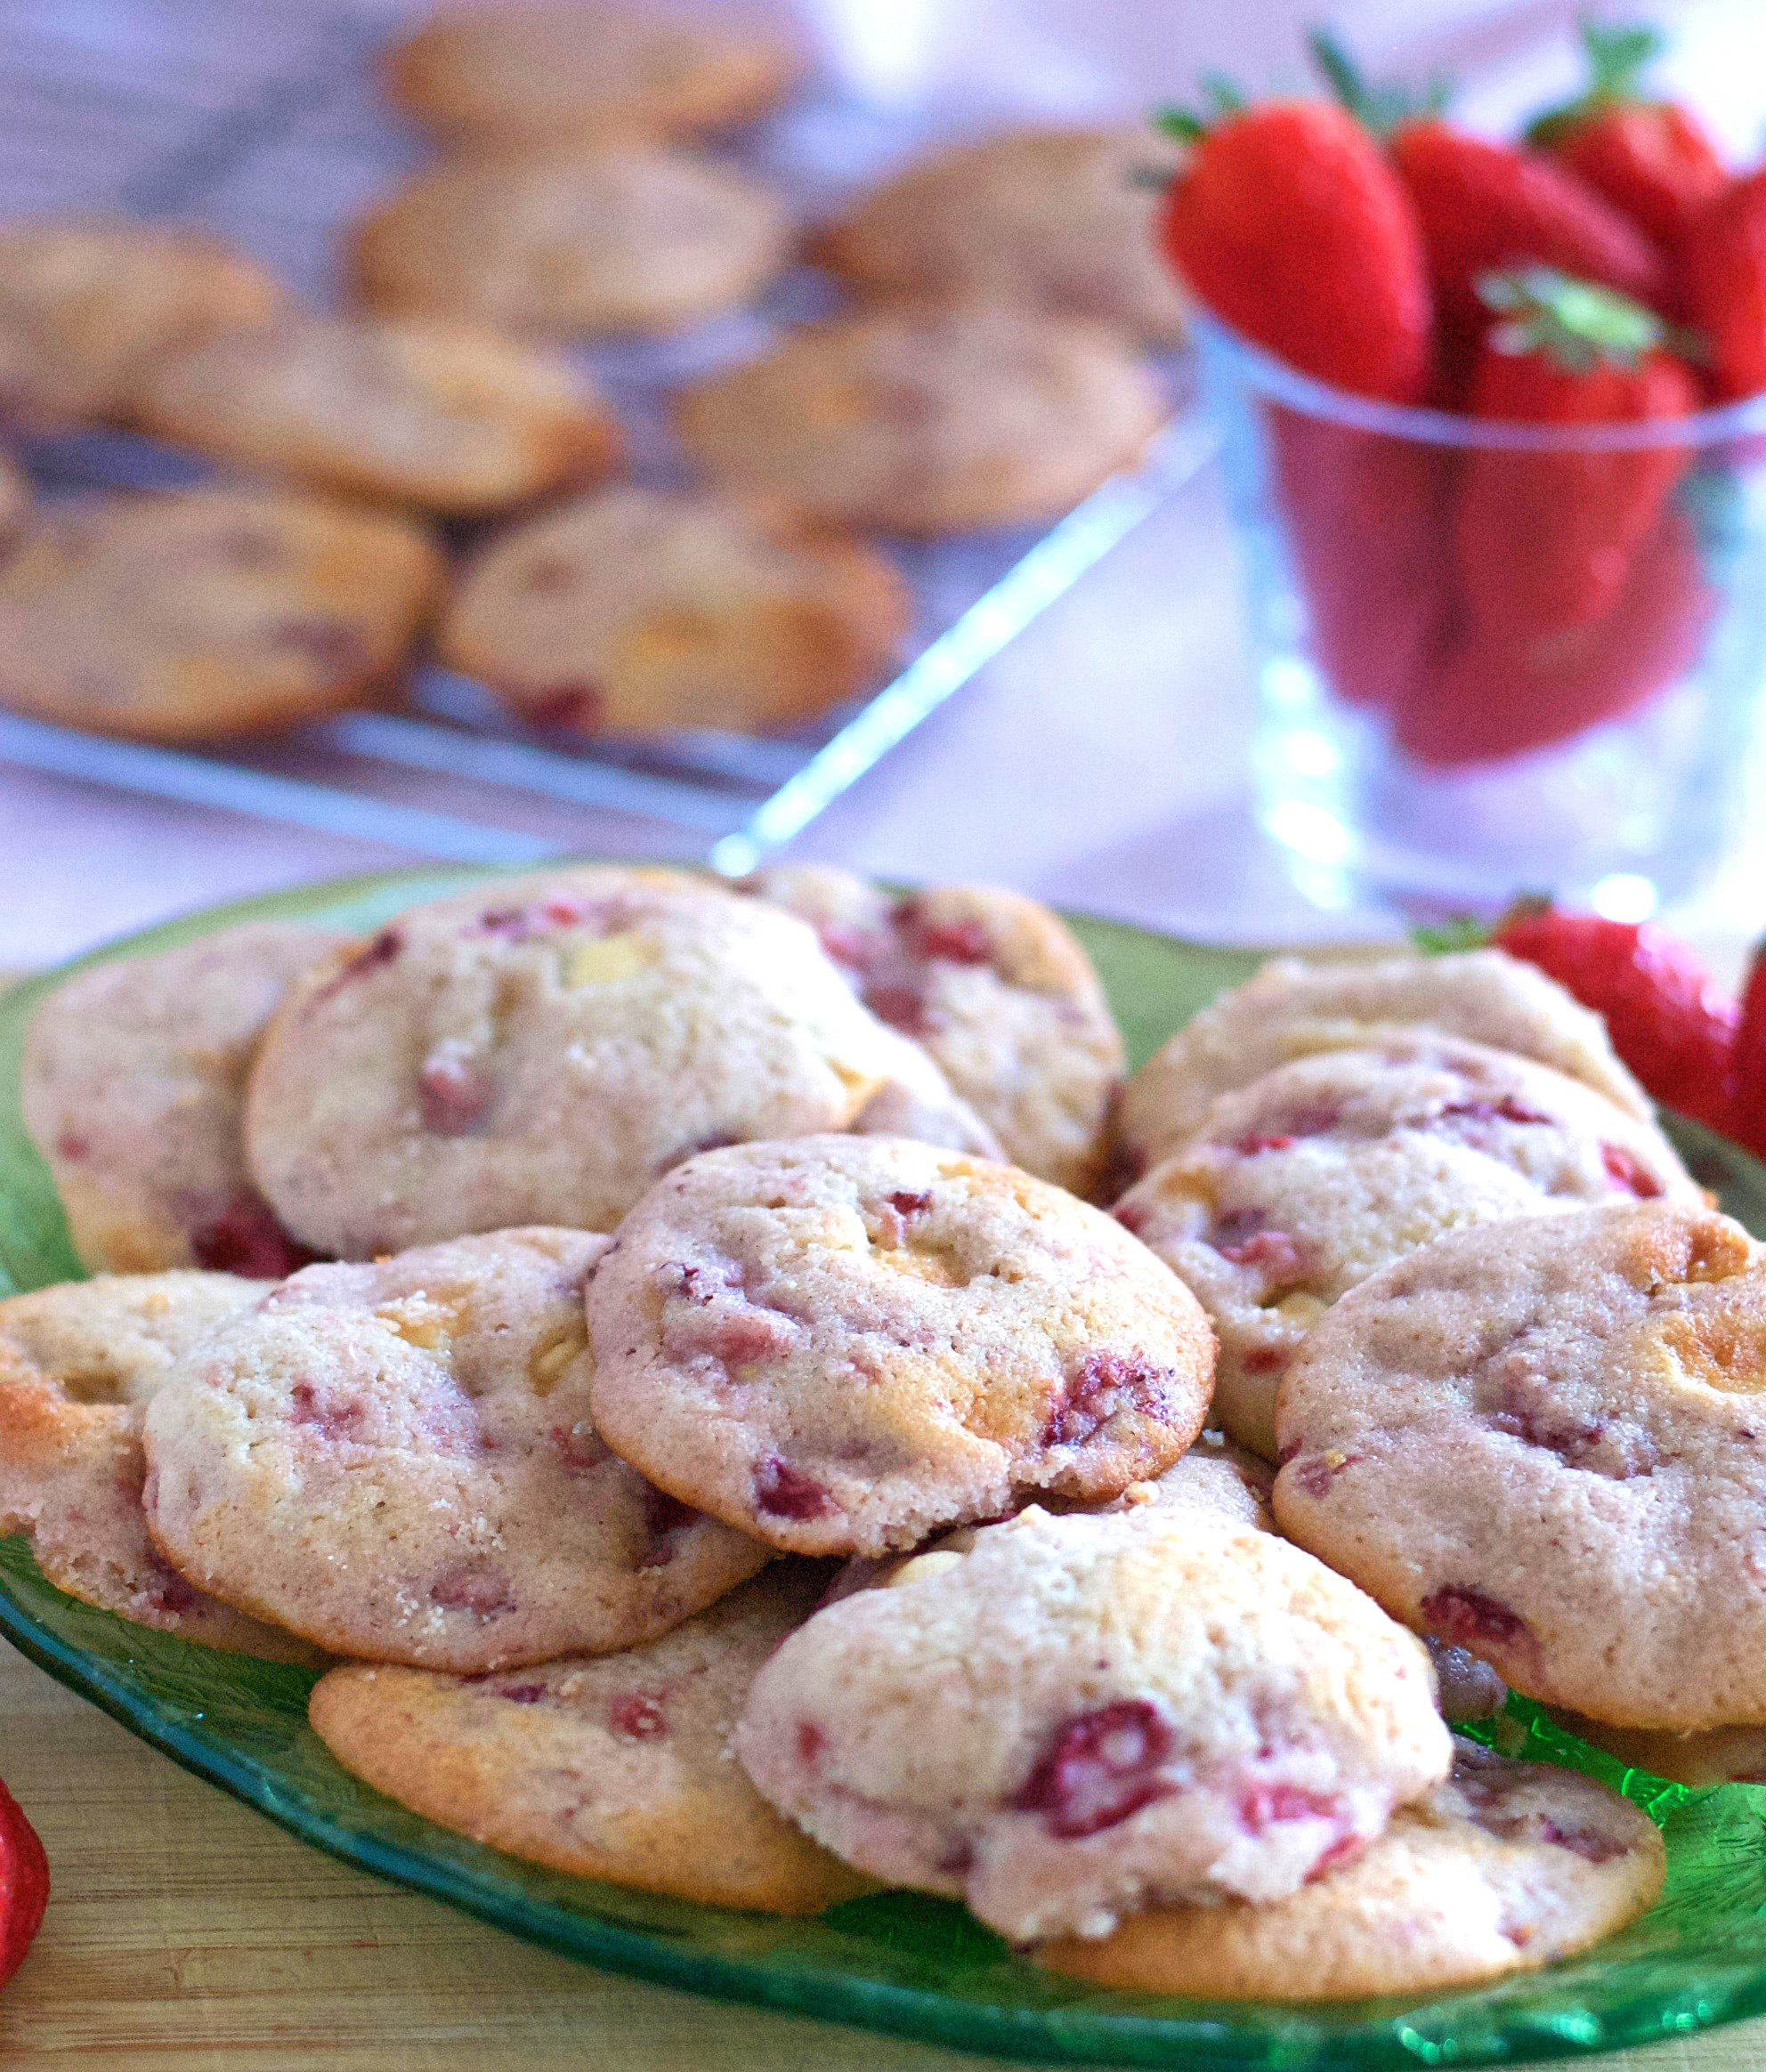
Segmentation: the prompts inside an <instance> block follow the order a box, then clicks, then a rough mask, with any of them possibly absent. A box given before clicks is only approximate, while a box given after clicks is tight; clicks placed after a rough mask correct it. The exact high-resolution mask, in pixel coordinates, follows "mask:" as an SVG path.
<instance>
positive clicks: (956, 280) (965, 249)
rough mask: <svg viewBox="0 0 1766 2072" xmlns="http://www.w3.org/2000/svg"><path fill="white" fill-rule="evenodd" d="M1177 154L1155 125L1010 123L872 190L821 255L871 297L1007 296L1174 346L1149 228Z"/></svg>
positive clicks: (1176, 303)
mask: <svg viewBox="0 0 1766 2072" xmlns="http://www.w3.org/2000/svg"><path fill="white" fill-rule="evenodd" d="M1178 156H1179V154H1178V152H1177V150H1175V148H1174V147H1173V145H1172V143H1171V140H1170V139H1169V138H1167V137H1161V136H1156V135H1154V134H1153V133H1152V132H1150V131H1145V130H1142V131H1136V130H1081V129H1026V130H1009V131H1007V132H1006V133H1005V134H1003V135H1000V136H994V137H987V138H984V140H983V141H982V142H980V143H976V144H965V145H962V146H960V148H958V149H957V150H947V151H941V152H938V153H937V154H936V155H935V156H934V157H932V158H925V159H922V160H920V161H919V163H917V164H915V165H911V166H908V167H907V168H906V169H905V171H903V172H901V173H898V174H895V176H894V178H892V179H889V180H886V181H884V182H882V183H881V185H879V186H877V187H873V188H871V190H869V192H867V193H865V194H863V195H861V196H860V197H859V198H858V200H857V201H856V202H855V204H854V206H852V207H851V208H850V209H848V210H847V213H846V214H844V215H842V216H841V217H840V218H839V219H838V221H836V222H835V223H830V224H829V225H828V226H827V227H826V228H825V229H824V230H823V231H822V233H821V235H820V237H819V238H818V239H817V240H816V242H815V246H814V256H815V258H816V260H817V262H818V263H820V264H822V265H823V266H825V267H827V268H828V269H829V270H830V271H831V272H834V273H837V274H838V275H839V277H840V278H841V279H842V280H844V281H845V282H847V285H848V286H849V287H853V288H855V289H856V290H857V291H858V292H859V294H861V295H864V296H866V297H868V298H870V299H873V300H875V299H880V298H888V299H891V300H895V299H899V298H903V297H923V298H926V299H928V300H933V301H944V300H949V301H953V302H963V301H987V300H997V301H1003V302H1009V303H1015V304H1019V305H1021V306H1027V307H1029V308H1032V309H1041V310H1053V311H1056V312H1059V313H1060V314H1063V315H1065V316H1074V317H1089V318H1092V319H1095V320H1099V321H1101V322H1105V323H1110V324H1118V325H1120V326H1122V328H1123V329H1124V330H1126V331H1128V332H1129V333H1130V334H1131V335H1132V336H1136V337H1138V338H1143V339H1145V340H1146V341H1147V342H1148V343H1149V344H1158V345H1170V344H1175V343H1176V342H1177V340H1178V339H1179V337H1180V336H1182V333H1183V313H1182V312H1183V303H1182V297H1181V295H1179V290H1178V286H1177V283H1176V282H1175V281H1174V280H1173V279H1171V272H1170V271H1169V269H1168V268H1167V267H1165V266H1164V265H1163V264H1162V263H1161V260H1160V257H1159V254H1158V251H1157V248H1156V247H1155V245H1154V238H1153V225H1154V216H1155V215H1156V214H1157V212H1158V207H1159V196H1158V190H1159V186H1160V182H1161V176H1162V175H1167V176H1168V175H1169V174H1170V173H1171V169H1172V167H1173V166H1174V164H1175V163H1176V160H1177V158H1178Z"/></svg>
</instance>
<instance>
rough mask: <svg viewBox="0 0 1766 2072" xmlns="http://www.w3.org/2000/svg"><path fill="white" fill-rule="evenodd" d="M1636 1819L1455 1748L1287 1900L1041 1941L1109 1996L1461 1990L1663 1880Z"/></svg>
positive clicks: (1631, 1913)
mask: <svg viewBox="0 0 1766 2072" xmlns="http://www.w3.org/2000/svg"><path fill="white" fill-rule="evenodd" d="M1666 1863H1667V1858H1666V1852H1665V1849H1664V1848H1663V1845H1662V1838H1661V1836H1660V1834H1659V1833H1657V1829H1656V1827H1655V1825H1654V1824H1653V1822H1652V1821H1651V1820H1650V1818H1649V1815H1648V1814H1646V1813H1644V1812H1643V1811H1641V1810H1640V1809H1639V1808H1637V1807H1635V1806H1632V1805H1631V1804H1630V1803H1629V1802H1628V1801H1625V1800H1624V1799H1622V1798H1620V1796H1619V1795H1618V1793H1616V1792H1614V1791H1610V1790H1608V1787H1607V1786H1606V1785H1603V1784H1600V1783H1599V1782H1598V1781H1597V1780H1596V1779H1595V1778H1593V1777H1584V1776H1582V1775H1581V1774H1580V1773H1578V1772H1577V1771H1576V1770H1572V1769H1564V1768H1558V1767H1556V1766H1553V1767H1551V1768H1547V1767H1546V1766H1545V1765H1543V1764H1541V1763H1519V1762H1510V1761H1508V1760H1506V1759H1504V1758H1503V1757H1502V1756H1500V1755H1495V1754H1493V1753H1492V1752H1490V1751H1489V1750H1488V1749H1486V1748H1480V1747H1478V1745H1477V1744H1476V1743H1473V1742H1470V1741H1458V1742H1456V1743H1455V1744H1454V1770H1453V1775H1452V1776H1451V1777H1448V1778H1447V1779H1446V1782H1444V1783H1442V1784H1438V1785H1435V1786H1434V1788H1433V1789H1432V1790H1431V1791H1430V1792H1429V1793H1427V1795H1426V1796H1425V1797H1423V1798H1422V1799H1420V1800H1418V1801H1416V1802H1415V1804H1414V1805H1411V1806H1401V1807H1400V1808H1399V1809H1397V1812H1396V1813H1394V1814H1393V1816H1392V1819H1391V1824H1390V1825H1389V1826H1388V1827H1387V1829H1386V1831H1385V1833H1383V1834H1381V1836H1380V1837H1379V1839H1378V1840H1377V1841H1373V1842H1372V1843H1370V1844H1369V1846H1368V1847H1367V1849H1365V1851H1364V1852H1362V1853H1361V1854H1360V1855H1359V1856H1357V1858H1354V1859H1352V1860H1350V1861H1349V1862H1346V1863H1344V1864H1341V1865H1339V1866H1335V1867H1334V1868H1333V1869H1332V1870H1331V1871H1330V1872H1329V1873H1327V1874H1325V1875H1324V1876H1323V1877H1320V1878H1316V1879H1315V1880H1313V1881H1312V1882H1310V1883H1308V1884H1307V1885H1304V1886H1302V1887H1301V1888H1300V1890H1299V1891H1298V1892H1295V1893H1293V1894H1292V1895H1291V1896H1290V1897H1289V1898H1284V1899H1277V1900H1275V1901H1273V1902H1271V1903H1268V1904H1266V1905H1263V1906H1243V1905H1233V1904H1230V1903H1229V1904H1227V1905H1226V1906H1183V1907H1160V1908H1156V1909H1154V1910H1151V1911H1149V1912H1146V1913H1144V1914H1137V1915H1135V1916H1134V1918H1133V1919H1132V1920H1130V1921H1126V1922H1123V1923H1122V1926H1121V1927H1120V1928H1119V1929H1117V1930H1116V1931H1115V1932H1114V1934H1112V1935H1109V1936H1106V1937H1105V1938H1102V1939H1101V1940H1095V1939H1094V1940H1087V1939H1084V1938H1079V1937H1067V1938H1065V1939H1063V1940H1062V1941H1060V1942H1058V1943H1056V1944H1053V1945H1051V1946H1050V1947H1048V1948H1046V1949H1043V1950H1040V1951H1039V1952H1038V1953H1037V1958H1038V1962H1039V1963H1044V1964H1046V1965H1048V1967H1049V1970H1050V1971H1060V1972H1064V1973H1066V1974H1067V1975H1068V1976H1070V1977H1073V1978H1077V1979H1089V1980H1090V1981H1091V1982H1092V1983H1094V1984H1096V1985H1098V1986H1103V1987H1110V1988H1113V1989H1114V1990H1117V1991H1122V1992H1140V1993H1170V1994H1181V1995H1193V1996H1195V1997H1198V1998H1205V1999H1227V2000H1240V1999H1246V2000H1263V2001H1288V2002H1307V2001H1337V2000H1358V1999H1361V1998H1362V1997H1364V1996H1365V1995H1370V1994H1399V1993H1403V1994H1409V1995H1418V1994H1422V1993H1428V1992H1434V1991H1438V1990H1439V1989H1441V1988H1443V1987H1455V1986H1470V1985H1475V1984H1477V1983H1478V1981H1480V1980H1483V1979H1497V1978H1501V1977H1503V1976H1504V1975H1505V1974H1508V1973H1511V1972H1515V1971H1531V1970H1533V1969H1535V1967H1537V1966H1538V1965H1541V1964H1548V1963H1553V1962H1555V1961H1556V1960H1557V1959H1558V1958H1560V1957H1567V1956H1571V1955H1575V1953H1576V1951H1578V1950H1582V1949H1586V1948H1587V1947H1589V1946H1590V1945H1592V1944H1593V1943H1597V1942H1599V1941H1600V1940H1601V1939H1602V1938H1604V1937H1606V1936H1608V1935H1610V1934H1612V1933H1613V1932H1614V1931H1615V1930H1617V1929H1620V1928H1622V1927H1624V1924H1625V1923H1626V1922H1629V1921H1632V1920H1634V1919H1635V1918H1636V1917H1637V1916H1638V1915H1639V1914H1641V1913H1643V1912H1644V1910H1645V1909H1646V1908H1647V1907H1648V1906H1649V1905H1650V1904H1651V1902H1652V1901H1653V1900H1654V1899H1655V1898H1656V1896H1657V1893H1658V1892H1659V1891H1660V1890H1661V1888H1662V1880H1663V1874H1664V1872H1665V1869H1666Z"/></svg>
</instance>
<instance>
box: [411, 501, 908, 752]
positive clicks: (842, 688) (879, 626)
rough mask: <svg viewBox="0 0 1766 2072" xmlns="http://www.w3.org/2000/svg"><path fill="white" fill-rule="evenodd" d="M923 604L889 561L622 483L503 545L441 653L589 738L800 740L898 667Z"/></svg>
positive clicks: (774, 515) (466, 581)
mask: <svg viewBox="0 0 1766 2072" xmlns="http://www.w3.org/2000/svg"><path fill="white" fill-rule="evenodd" d="M910 613H911V599H910V597H909V595H908V593H907V588H906V586H905V585H904V584H903V580H902V579H901V577H900V576H899V575H898V574H897V573H896V571H895V570H894V569H893V568H891V567H890V565H889V563H887V561H885V560H884V559H883V557H882V555H881V554H878V553H877V552H876V551H875V550H874V549H872V548H871V547H869V546H865V545H864V544H863V542H862V541H860V540H857V539H855V538H853V537H852V536H851V535H850V534H848V533H846V532H843V531H841V530H839V529H838V528H836V527H831V526H816V525H806V524H805V523H804V522H802V521H801V520H800V519H798V518H796V517H794V516H792V515H791V514H789V513H782V512H776V511H768V510H763V509H760V508H758V507H757V506H750V505H748V504H744V503H741V502H738V501H737V500H735V499H733V498H727V497H718V496H715V495H708V494H706V493H705V492H703V491H701V490H655V489H641V488H639V487H638V486H637V485H636V484H635V483H623V484H621V485H620V487H619V488H617V489H612V490H604V491H603V492H602V493H601V494H599V495H598V496H594V497H586V498H580V499H579V500H578V501H576V502H573V503H569V504H564V505H562V506H558V507H556V508H555V509H553V510H550V511H547V512H546V513H544V514H542V515H541V516H539V517H538V518H534V519H531V521H530V522H528V523H526V524H524V525H516V526H512V527H510V528H509V530H506V531H505V532H502V533H500V534H498V537H497V538H495V539H493V540H492V541H491V542H490V545H489V546H487V547H486V548H485V549H484V550H483V551H482V553H481V554H478V555H477V556H475V557H474V560H473V561H472V562H471V563H469V564H468V566H467V568H466V573H465V575H464V577H463V578H462V579H461V582H460V587H459V588H458V591H457V592H456V593H455V596H454V600H453V603H452V604H451V606H450V609H449V611H448V615H447V618H446V619H444V621H443V622H442V627H441V653H442V658H443V660H446V661H448V662H449V663H450V664H451V665H452V666H453V667H454V668H457V669H463V670H465V671H466V672H467V674H469V675H471V676H479V677H482V679H483V680H484V681H485V682H486V683H488V684H490V685H491V687H492V688H493V689H494V690H496V691H497V692H498V693H499V695H501V696H502V697H504V698H506V699H507V700H508V701H509V703H510V704H511V705H512V706H513V707H514V709H515V710H516V712H517V713H519V714H520V715H521V716H523V718H525V719H530V720H532V721H533V722H534V723H535V724H538V725H541V726H557V727H565V728H569V729H571V730H572V731H574V732H582V733H592V732H595V731H597V730H598V729H600V728H602V727H607V728H610V729H612V731H614V732H635V733H652V732H667V731H668V730H669V729H671V728H675V727H728V728H732V729H734V730H736V731H738V732H751V731H758V730H765V729H768V728H774V727H789V726H796V725H798V724H802V723H803V722H804V721H806V720H808V719H813V718H814V716H816V715H817V714H818V713H820V712H822V711H825V710H826V708H828V707H829V706H830V705H836V704H838V703H839V702H840V701H841V700H843V699H847V698H850V697H852V696H854V695H855V693H856V692H860V691H862V690H863V688H864V687H865V686H866V685H867V684H871V682H873V681H874V680H875V679H876V678H877V677H878V676H879V675H880V674H881V673H882V672H883V671H884V670H885V669H886V668H887V665H888V662H889V660H890V658H891V657H892V656H893V655H894V653H895V650H896V648H897V647H898V645H899V644H900V643H901V641H902V639H903V635H905V634H906V632H907V629H908V624H909V619H910Z"/></svg>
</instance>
